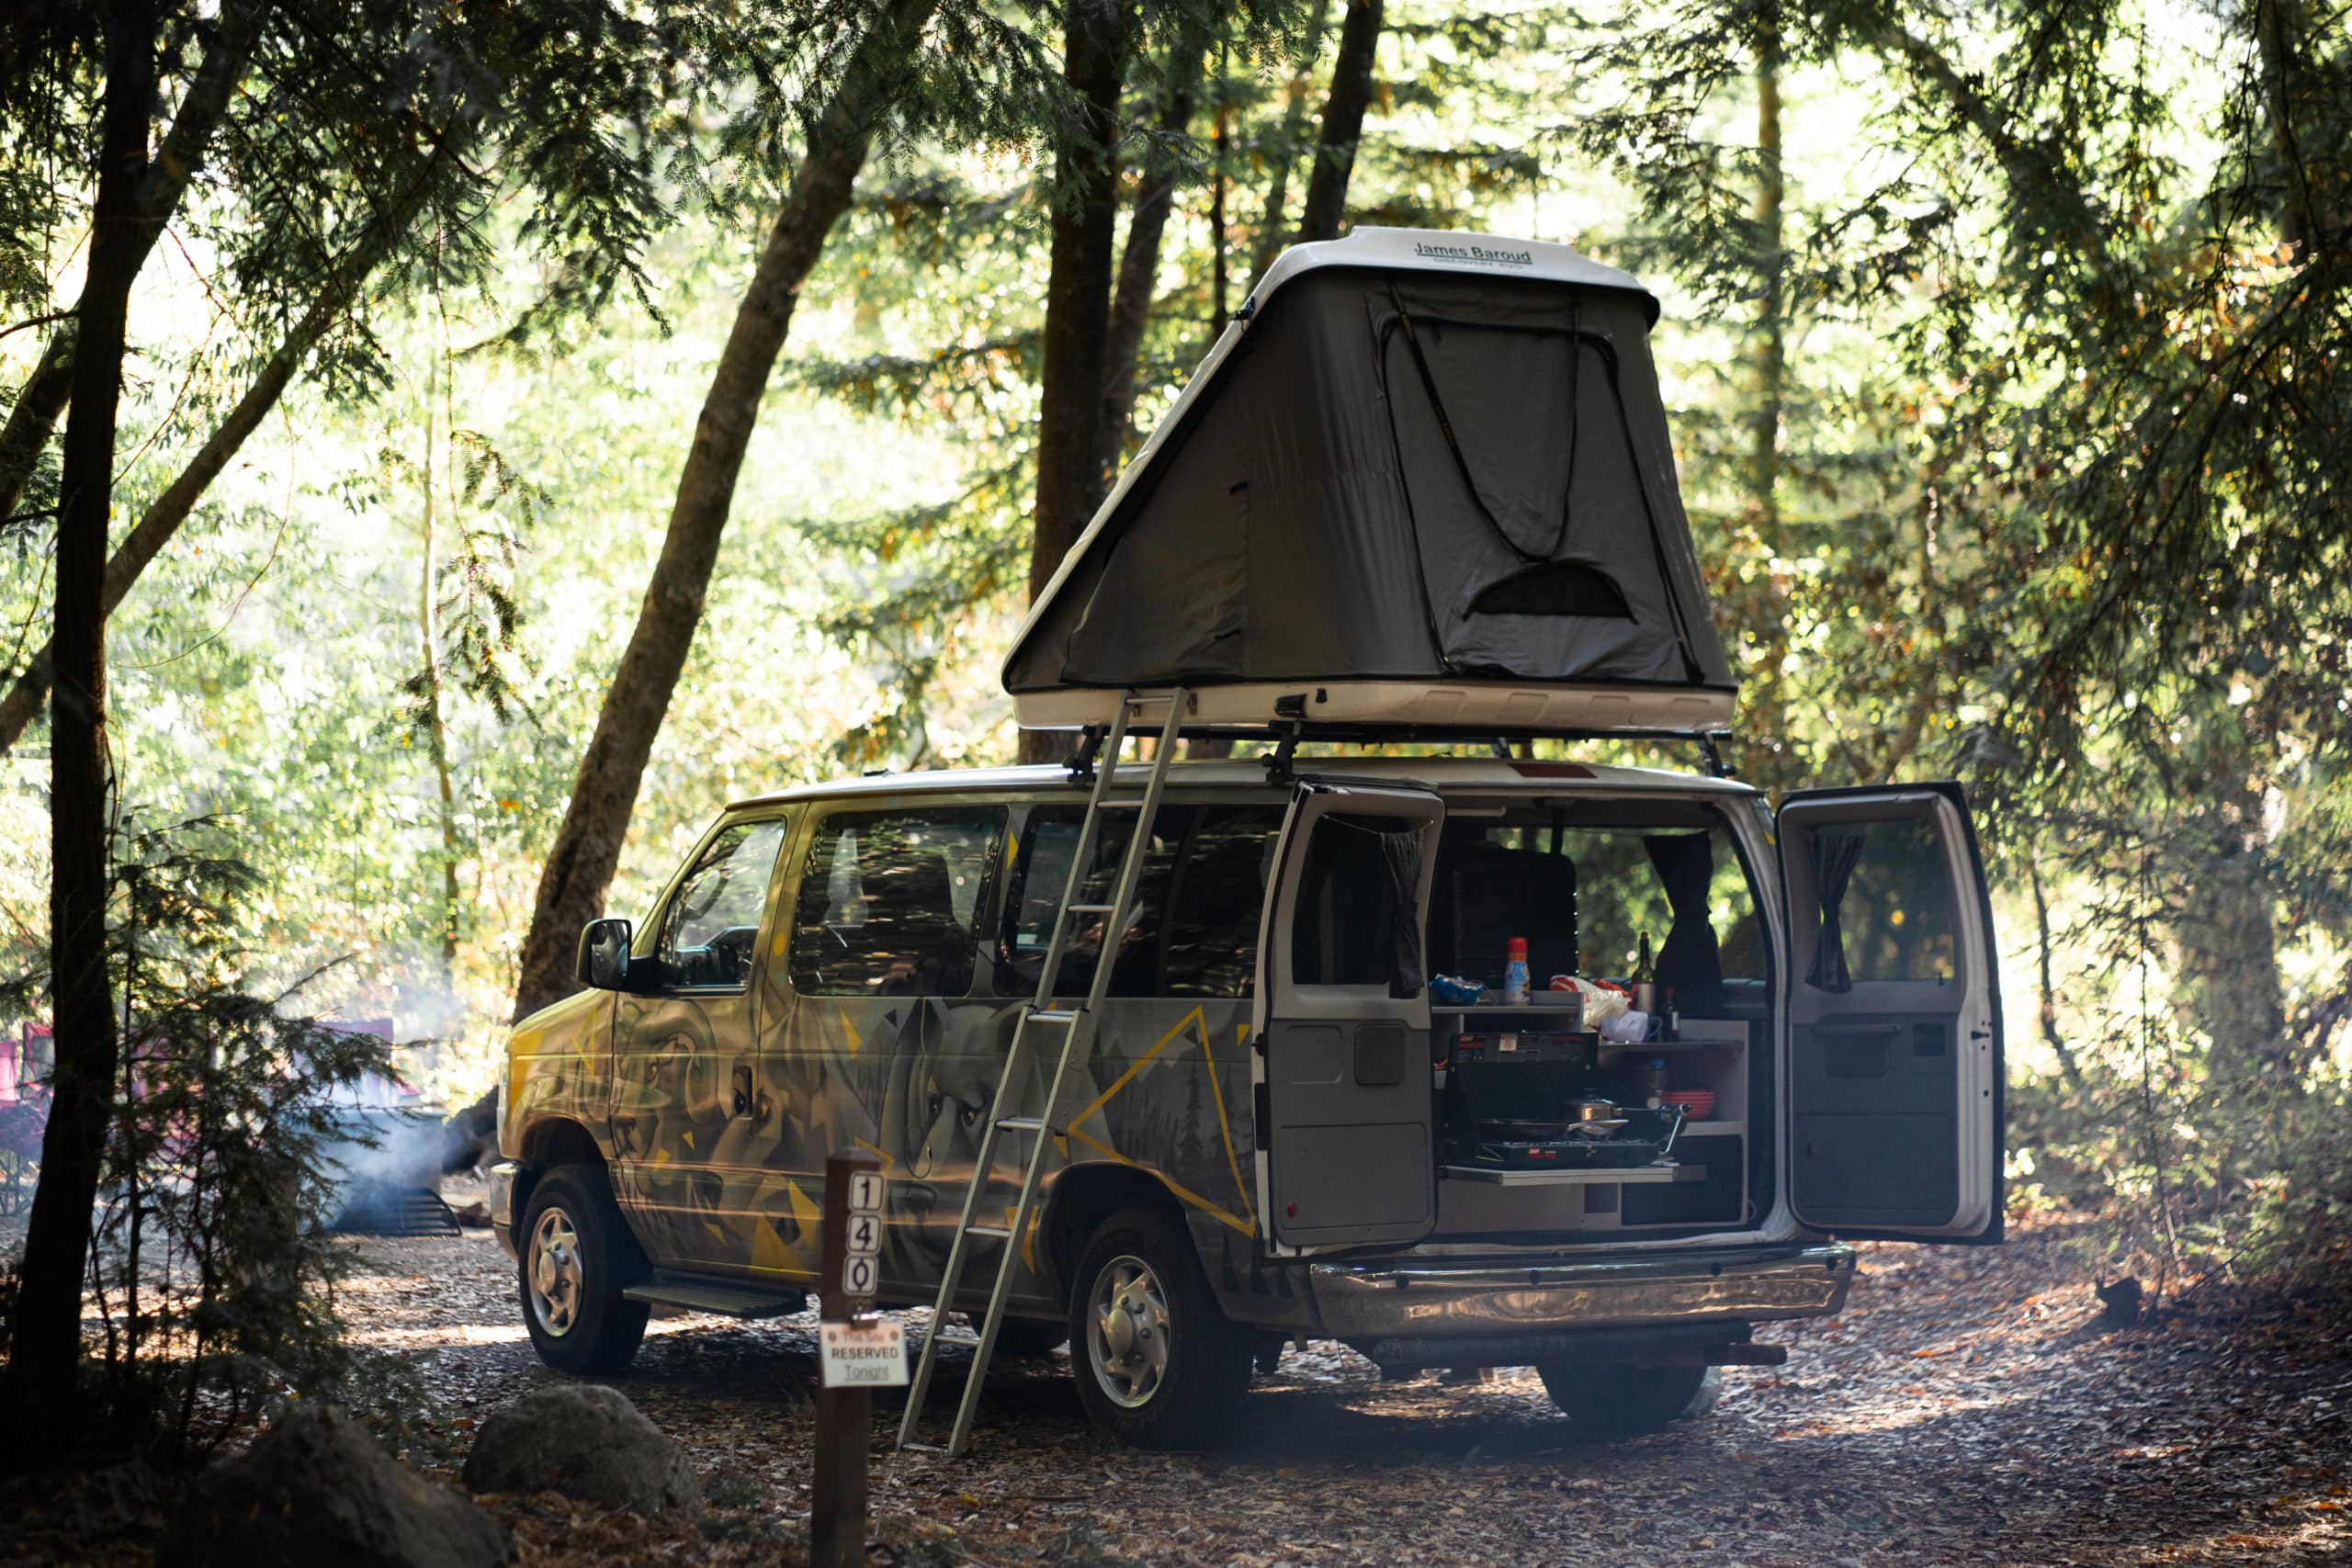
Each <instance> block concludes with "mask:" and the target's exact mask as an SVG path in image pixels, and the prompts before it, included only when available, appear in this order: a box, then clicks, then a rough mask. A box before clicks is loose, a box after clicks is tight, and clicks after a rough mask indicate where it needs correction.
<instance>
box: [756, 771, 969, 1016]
mask: <svg viewBox="0 0 2352 1568" xmlns="http://www.w3.org/2000/svg"><path fill="white" fill-rule="evenodd" d="M1004 822H1005V812H1004V808H1003V807H998V806H943V807H923V808H922V809H916V810H895V811H858V812H840V813H836V814H835V815H832V816H830V817H826V818H821V819H820V821H819V822H818V824H817V837H816V842H815V843H814V844H813V845H812V846H811V847H810V850H809V864H808V867H807V869H806V870H804V871H803V872H802V873H801V877H800V897H799V902H798V907H797V909H796V910H795V912H794V916H793V922H792V984H793V986H794V987H795V988H796V989H797V990H798V991H799V992H800V993H801V994H802V995H803V996H815V997H960V996H963V995H964V994H965V993H967V991H969V990H970V989H971V988H972V961H973V954H974V952H975V950H976V949H977V947H978V919H979V914H980V911H981V910H982V909H983V908H985V907H986V899H987V892H988V884H989V873H990V871H991V869H992V868H993V867H994V865H995V863H996V855H997V846H998V844H999V843H1000V842H1001V840H1002V839H1003V837H1004Z"/></svg>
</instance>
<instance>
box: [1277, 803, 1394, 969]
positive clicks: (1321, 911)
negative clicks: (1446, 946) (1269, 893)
mask: <svg viewBox="0 0 2352 1568" xmlns="http://www.w3.org/2000/svg"><path fill="white" fill-rule="evenodd" d="M1412 831H1413V825H1412V824H1411V823H1408V822H1405V821H1401V820H1399V819H1397V818H1393V817H1343V816H1340V815H1338V814H1336V813H1334V814H1332V815H1330V816H1327V817H1325V818H1322V819H1321V820H1320V821H1318V822H1317V823H1316V824H1315V837H1314V838H1313V839H1312V840H1308V842H1307V846H1306V865H1305V867H1304V868H1303V869H1302V870H1301V871H1300V873H1299V877H1298V908H1297V910H1296V912H1295V914H1294V915H1293V916H1292V919H1291V949H1290V977H1291V981H1292V983H1293V984H1294V985H1300V986H1384V985H1386V984H1387V983H1388V980H1389V977H1390V976H1391V975H1392V974H1393V973H1394V971H1395V969H1396V967H1397V921H1398V920H1400V919H1406V918H1408V911H1407V910H1406V909H1405V908H1404V906H1403V905H1402V904H1401V903H1400V902H1399V901H1398V899H1397V877H1396V874H1394V873H1392V871H1391V870H1390V868H1389V861H1388V843H1389V839H1390V837H1391V835H1395V834H1408V833H1410V832H1412Z"/></svg>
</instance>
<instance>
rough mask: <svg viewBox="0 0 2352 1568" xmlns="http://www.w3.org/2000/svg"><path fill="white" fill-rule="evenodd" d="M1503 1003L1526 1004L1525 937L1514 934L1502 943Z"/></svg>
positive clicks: (1514, 1006) (1507, 1004)
mask: <svg viewBox="0 0 2352 1568" xmlns="http://www.w3.org/2000/svg"><path fill="white" fill-rule="evenodd" d="M1503 951H1504V954H1505V957H1504V962H1503V1005H1504V1006H1505V1007H1513V1008H1523V1007H1525V1006H1526V1005H1527V939H1526V938H1525V937H1523V936H1515V937H1513V938H1511V939H1510V942H1507V943H1506V944H1504V950H1503Z"/></svg>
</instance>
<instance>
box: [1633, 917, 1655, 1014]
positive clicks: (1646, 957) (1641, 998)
mask: <svg viewBox="0 0 2352 1568" xmlns="http://www.w3.org/2000/svg"><path fill="white" fill-rule="evenodd" d="M1633 980H1634V1011H1635V1012H1645V1013H1656V1012H1657V960H1656V959H1655V958H1653V957H1652V956H1651V953H1650V933H1649V932H1648V931H1646V930H1645V931H1643V932H1642V948H1641V955H1640V956H1639V957H1638V958H1637V959H1636V960H1635V961H1634V976H1633Z"/></svg>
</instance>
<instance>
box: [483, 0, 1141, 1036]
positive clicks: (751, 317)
mask: <svg viewBox="0 0 2352 1568" xmlns="http://www.w3.org/2000/svg"><path fill="white" fill-rule="evenodd" d="M937 5H938V0H891V4H890V5H889V6H888V7H887V8H886V9H885V10H883V11H882V12H881V13H880V15H879V16H878V17H877V18H876V22H875V25H874V29H873V31H871V32H870V33H868V34H867V35H866V36H865V39H863V40H861V41H860V42H859V44H858V46H857V52H856V53H855V54H854V56H853V57H852V58H851V60H850V63H849V66H848V68H847V69H846V70H845V71H844V72H843V73H842V82H841V85H840V87H839V88H838V89H836V90H835V93H834V96H833V98H832V101H831V103H829V104H827V105H826V106H825V109H824V112H823V113H822V115H820V117H819V118H818V121H817V125H816V128H815V130H813V131H812V132H811V133H810V135H809V149H808V152H807V155H806V156H805V157H804V158H803V159H802V160H801V163H800V166H799V168H798V169H797V170H796V171H795V172H794V174H793V177H792V186H791V191H790V194H789V195H788V196H787V197H786V200H785V205H784V210H783V211H782V212H781V213H779V214H778V215H777V217H776V220H775V227H774V228H773V229H772V230H771V231H769V233H768V239H767V244H766V246H765V248H764V249H763V251H762V252H761V254H760V263H759V266H758V268H757V270H756V271H755V272H754V273H753V274H752V282H751V286H750V287H749V288H747V289H746V290H745V291H744V295H743V302H742V303H741V305H740V306H738V307H737V309H736V311H735V324H734V326H733V327H732V329H731V330H730V331H729V333H728V336H727V345H726V347H725V348H724V349H723V350H722V351H721V352H720V354H719V356H718V369H717V371H716V372H715V373H714V374H713V375H712V377H711V384H710V392H709V394H708V395H707V397H706V398H705V399H704V400H703V406H702V413H701V416H700V417H699V418H698V419H697V420H696V421H695V437H694V445H693V446H691V447H690V448H688V450H687V453H686V463H685V468H684V472H682V473H681V474H680V475H679V477H678V495H677V500H676V502H674V503H673V505H672V507H671V510H670V527H669V532H668V534H667V535H666V536H664V538H663V540H662V555H661V558H660V559H659V560H657V561H656V562H655V563H654V568H653V581H652V582H651V583H650V584H649V585H648V586H647V588H646V591H645V603H644V605H643V607H642V608H640V609H639V612H638V618H637V627H636V630H635V631H634V632H632V633H631V634H630V637H629V641H628V649H627V650H626V651H624V652H623V653H622V655H621V661H620V667H619V669H618V670H616V671H615V672H614V674H613V682H612V684H611V686H610V687H609V688H607V689H606V691H605V703H604V707H603V709H602V710H601V711H600V712H599V713H598V714H597V716H596V730H595V733H594V736H593V737H591V738H590V739H589V742H588V749H587V750H586V751H585V752H584V753H583V754H582V757H581V759H580V773H579V777H578V778H577V779H576V780H575V781H574V783H573V784H572V790H571V804H570V805H569V806H568V807H566V808H565V811H564V817H563V822H562V825H561V826H560V828H558V829H557V830H556V837H555V843H554V845H553V846H552V848H551V849H550V850H549V852H548V863H547V869H546V871H545V872H544V873H543V874H541V875H540V878H539V890H538V897H537V902H536V904H535V905H534V907H533V908H532V912H531V929H530V932H529V934H528V935H527V936H526V938H525V939H524V943H523V961H522V972H521V974H520V975H519V976H518V977H517V979H516V982H515V1018H516V1019H518V1020H520V1019H522V1018H525V1017H526V1016H528V1015H529V1014H531V1013H534V1012H537V1011H538V1010H539V1009H541V1008H543V1007H546V1006H548V1004H549V1003H551V1002H555V1001H560V1000H561V999H562V998H564V997H566V996H569V995H570V994H571V991H572V990H573V989H574V988H575V987H574V986H573V984H572V978H571V961H572V949H573V945H574V942H575V941H576V939H577V938H578V936H579V934H580V928H581V927H582V925H583V924H585V923H586V922H587V921H589V920H591V919H594V918H595V917H596V916H597V915H599V914H601V913H603V912H604V902H605V893H606V891H607V890H608V889H609V888H610V887H611V886H612V880H613V872H614V870H615V868H616V866H617V865H618V864H619V863H620V852H621V840H622V838H623V836H624V835H625V834H626V833H627V832H628V819H629V815H630V813H631V812H632V811H633V810H635V808H636V806H637V792H638V786H639V784H640V783H641V782H642V780H643V778H644V776H645V764H646V760H647V758H649V757H650V755H651V754H652V750H653V741H654V738H655V737H656V736H657V735H659V734H660V733H661V730H662V719H663V718H664V717H665V716H667V715H668V713H669V711H670V696H671V694H672V693H673V691H675V690H676V688H677V684H678V676H679V673H680V671H683V670H684V668H685V662H686V654H687V651H688V650H689V649H691V648H692V647H693V646H694V638H695V628H696V627H697V626H699V625H700V624H701V621H702V611H703V601H704V597H705V595H706V594H707V592H708V591H709V588H710V575H711V570H712V568H713V567H714V566H715V565H716V564H717V563H718V543H719V536H720V535H721V534H722V533H723V532H724V531H725V530H726V527H727V514H728V512H729V508H730V507H731V506H732V504H733V502H734V499H735V481H736V479H737V477H738V476H739V475H740V474H741V471H742V467H743V451H744V448H745V446H747V445H749V443H750V441H751V437H752V424H753V423H754V422H755V421H756V420H757V419H758V418H759V412H760V397H761V394H762V393H763V391H765V390H766V388H767V382H768V376H769V374H770V372H771V371H773V370H774V369H775V360H776V355H778V354H779V353H781V352H782V351H783V348H784V340H785V336H786V333H788V332H789V331H790V329H791V326H792V312H793V308H794V306H795V305H797V303H798V302H799V299H800V288H801V286H802V285H803V284H804V283H806V282H807V281H808V278H809V273H810V271H812V270H813V269H814V268H815V266H816V265H817V259H818V257H819V256H820V255H821V254H823V252H824V246H825V239H826V236H827V235H828V234H830V233H831V231H832V227H833V223H834V221H835V220H837V219H839V218H840V217H841V215H842V212H843V211H844V210H845V209H847V208H848V206H849V201H850V194H851V191H852V190H853V189H854V186H855V185H856V183H857V175H858V171H859V169H860V168H862V167H863V166H864V165H865V154H866V149H867V148H868V146H869V145H870V144H871V142H872V138H873V127H874V124H875V122H876V118H877V116H878V115H879V113H880V112H881V110H882V109H884V108H885V107H887V106H888V104H889V103H890V101H891V100H892V98H893V96H895V91H896V89H897V88H898V86H899V78H900V75H901V73H902V72H903V71H904V69H905V67H906V65H907V62H908V61H909V59H910V57H911V56H912V54H913V53H914V51H915V50H916V48H917V46H918V44H919V43H920V41H921V39H922V31H923V28H925V26H927V25H928V24H929V22H930V19H931V15H932V12H933V10H934V9H936V8H937ZM1097 341H1098V342H1099V341H1100V339H1099V337H1098V339H1097ZM1101 389H1102V383H1101V382H1100V381H1099V380H1097V381H1096V382H1094V383H1093V385H1092V387H1091V389H1090V394H1089V399H1088V401H1089V404H1090V406H1091V404H1092V402H1093V400H1095V398H1097V397H1099V395H1100V393H1101ZM1090 449H1091V448H1090Z"/></svg>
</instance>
